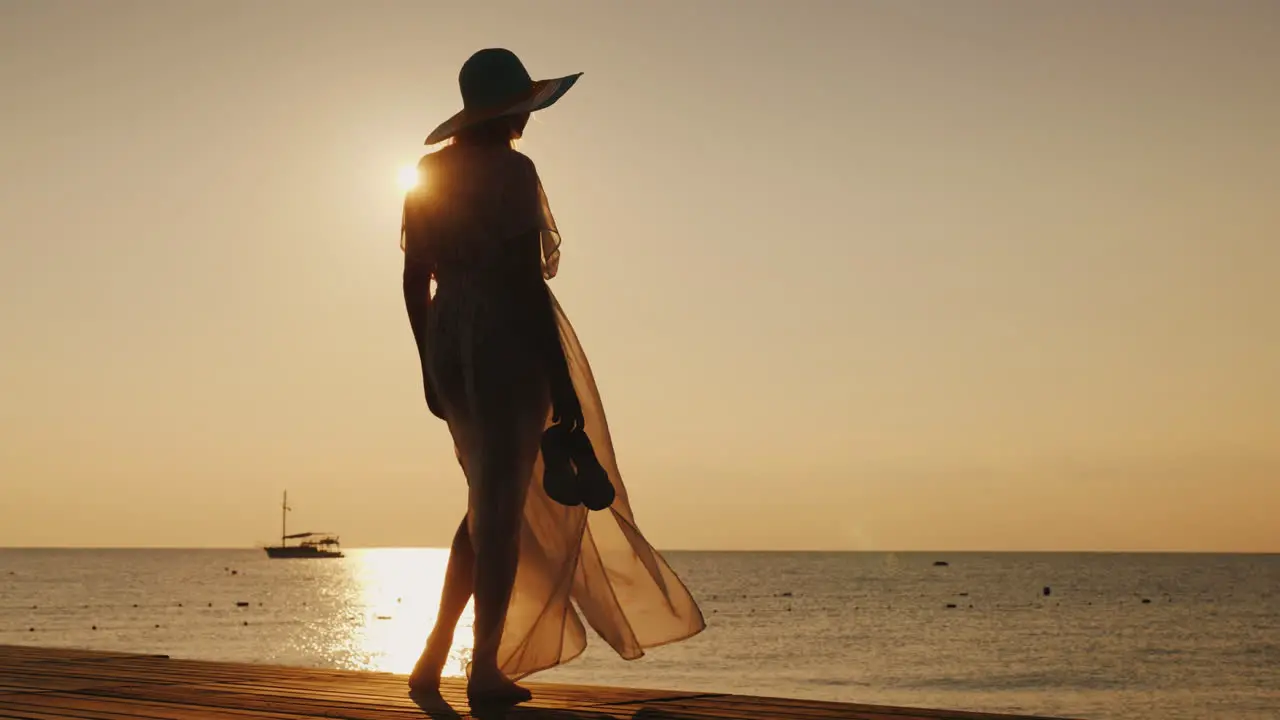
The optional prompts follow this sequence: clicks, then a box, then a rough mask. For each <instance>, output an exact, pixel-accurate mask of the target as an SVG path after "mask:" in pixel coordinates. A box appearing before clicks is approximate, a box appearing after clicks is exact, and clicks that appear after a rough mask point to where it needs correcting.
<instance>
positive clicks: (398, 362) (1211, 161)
mask: <svg viewBox="0 0 1280 720" xmlns="http://www.w3.org/2000/svg"><path fill="white" fill-rule="evenodd" d="M486 46H505V47H510V48H512V49H514V50H515V51H516V52H518V53H519V54H520V55H521V56H522V57H523V58H524V60H525V62H526V64H527V65H528V66H529V68H530V70H531V72H532V73H533V74H534V75H536V76H552V75H562V74H567V73H570V72H576V71H584V72H585V73H586V74H585V75H584V76H583V79H582V80H581V82H580V83H579V84H578V85H577V86H576V87H575V88H574V90H573V91H572V92H571V93H570V94H569V95H568V96H566V98H565V99H564V100H563V101H562V102H561V103H560V104H558V105H557V106H556V107H555V108H553V109H551V110H549V111H547V112H546V113H544V114H541V115H540V116H539V117H538V118H537V119H536V120H535V121H534V122H533V123H532V124H531V126H530V129H529V133H528V138H527V140H526V142H525V143H524V145H523V149H524V150H525V152H527V153H528V154H529V155H530V156H531V157H533V158H534V160H535V161H536V162H537V163H538V164H539V168H540V170H541V173H542V176H543V180H544V183H545V185H546V187H547V191H548V194H549V196H550V199H551V203H552V206H553V208H554V210H555V212H556V216H557V220H558V221H559V225H560V227H561V230H562V232H563V235H564V248H563V250H564V257H563V261H562V263H561V273H560V277H558V278H557V279H556V280H555V290H556V292H557V294H558V295H559V297H560V299H561V301H562V303H563V304H564V306H565V308H566V310H567V311H568V313H569V316H570V318H571V319H572V320H573V322H574V324H575V327H576V328H577V330H578V332H579V335H580V336H581V338H582V341H583V343H584V345H585V347H586V348H587V351H588V353H589V354H590V357H591V360H592V364H593V366H594V369H595V371H596V375H597V379H598V381H599V384H600V387H601V390H602V393H603V395H604V398H605V402H606V406H607V408H608V411H609V415H610V422H611V425H612V426H613V430H614V437H615V441H616V443H617V447H618V452H619V456H620V459H621V464H622V468H623V472H624V473H625V474H626V479H627V482H628V485H629V487H630V488H631V490H632V493H633V500H634V503H633V504H634V506H635V508H636V512H637V515H638V518H639V520H640V523H641V525H642V526H643V527H644V528H645V531H646V534H647V535H648V536H649V538H650V539H651V540H652V541H653V542H654V543H655V544H656V545H659V546H661V547H668V548H776V549H793V548H816V549H895V550H903V549H998V550H1005V549H1009V550H1014V549H1061V550H1069V549H1173V550H1222V551H1271V552H1280V523H1278V522H1277V521H1276V520H1275V518H1276V517H1280V440H1278V438H1280V372H1278V370H1280V203H1278V202H1277V198H1278V197H1280V180H1278V179H1277V178H1280V82H1277V81H1276V78H1277V77H1280V5H1277V4H1276V3H1272V2H1263V1H1258V2H1244V1H1240V2H1222V3H1207V2H1182V1H1178V0H1169V1H1167V2H1137V1H1135V2H1126V3H1114V2H1104V1H1101V0H1097V1H1084V0H1082V1H1081V2H1073V3H1066V4H1063V3H1018V2H1008V1H1006V2H978V1H964V2H954V3H927V2H909V1H907V0H895V1H893V2H888V1H885V2H844V1H841V0H834V1H832V2H799V1H797V2H749V1H747V0H741V1H734V2H713V1H712V0H702V1H700V2H679V1H673V2H658V1H651V2H644V3H597V2H570V1H568V0H565V1H562V2H555V3H537V4H535V3H523V2H512V3H503V2H489V3H483V4H480V3H467V2H453V3H445V2H433V3H423V2H409V1H407V0H406V1H405V2H389V1H387V2H370V3H355V2H349V3H337V2H322V1H320V0H315V1H303V0H278V1H276V2H272V3H258V2H249V1H242V0H218V1H216V2H213V1H208V2H205V1H199V2H197V1H196V0H191V1H189V2H182V3H170V2H162V1H160V0H154V1H151V2H125V1H118V2H112V3H81V2H75V1H74V0H72V1H66V2H63V1H55V0H19V1H18V2H13V1H10V2H5V3H3V4H0V87H3V88H4V93H3V100H0V103H2V104H3V105H2V110H3V111H2V113H0V118H2V119H0V123H2V127H3V132H0V166H2V167H3V173H0V545H109V546H135V545H162V546H196V545H200V546H247V545H249V544H251V543H254V542H259V541H266V540H269V539H270V538H271V537H272V535H273V534H275V533H276V532H278V530H277V528H278V507H277V506H278V502H279V494H280V492H281V491H282V490H284V489H286V488H287V489H289V490H290V493H291V496H292V498H293V502H294V505H295V507H296V511H295V513H294V515H293V522H294V523H296V525H295V529H298V530H304V529H313V527H314V529H330V530H334V531H337V532H340V533H341V534H342V537H343V540H344V542H345V543H346V544H348V545H353V546H355V545H366V546H367V545H441V544H446V543H447V542H448V539H449V537H450V536H451V534H452V532H453V528H454V527H455V526H456V523H457V520H458V518H459V517H460V516H461V514H462V512H463V509H464V505H465V490H464V484H463V480H462V477H461V474H460V471H459V470H458V468H457V466H456V463H455V461H454V458H453V454H452V452H451V450H450V446H449V440H448V435H447V431H446V430H445V428H444V426H443V424H442V423H440V422H439V421H436V420H435V419H434V418H432V417H431V416H430V415H429V414H428V413H427V411H426V408H425V407H424V406H423V402H422V396H421V388H420V375H419V371H418V368H417V362H418V360H417V356H416V353H415V351H414V347H413V344H412V340H411V336H410V333H409V328H408V323H407V321H406V319H405V316H404V309H403V305H402V299H401V296H400V280H399V273H400V266H401V265H400V264H401V261H402V256H401V254H400V251H399V249H398V244H397V232H398V228H399V225H398V223H399V219H400V215H399V202H400V197H399V194H398V189H397V187H396V175H397V171H398V170H399V169H400V167H402V166H403V165H404V164H406V163H411V162H413V161H414V160H416V158H417V156H418V154H420V153H421V152H422V146H421V142H422V138H423V137H424V136H425V134H426V133H427V132H428V131H429V130H430V129H431V128H432V127H434V125H435V124H436V123H437V122H439V121H440V120H442V119H443V118H444V117H446V116H448V115H449V114H451V113H452V112H454V111H455V110H456V109H457V108H458V106H459V104H460V99H459V97H458V92H457V86H456V75H457V69H458V67H459V65H460V64H461V62H462V61H463V60H465V59H466V57H467V55H469V54H470V52H472V51H473V50H475V49H478V48H480V47H486ZM304 526H305V527H304Z"/></svg>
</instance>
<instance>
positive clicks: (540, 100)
mask: <svg viewBox="0 0 1280 720" xmlns="http://www.w3.org/2000/svg"><path fill="white" fill-rule="evenodd" d="M580 77H582V73H574V74H573V75H566V76H564V77H560V78H554V79H552V80H535V81H534V83H533V88H532V89H531V91H530V92H529V94H528V95H526V96H525V97H523V98H520V99H517V100H515V101H513V102H511V103H510V104H508V105H503V106H500V107H493V108H484V109H464V110H462V112H459V113H457V114H456V115H454V116H453V117H451V118H449V119H448V120H445V121H444V122H442V123H440V126H439V127H437V128H436V129H435V130H432V131H431V134H430V135H428V136H427V140H426V142H425V143H424V144H425V145H435V144H436V143H439V142H444V141H445V140H448V139H449V138H451V137H453V136H454V135H457V134H458V133H459V132H460V131H461V130H462V129H463V128H466V127H468V126H471V125H475V124H476V123H482V122H484V121H486V120H493V119H494V118H500V117H503V116H506V115H520V114H522V113H531V112H536V111H538V110H542V109H544V108H548V107H550V106H552V105H554V104H555V102H556V101H557V100H559V99H560V98H562V97H564V94H565V93H567V92H569V88H571V87H573V84H574V83H576V82H578V78H580Z"/></svg>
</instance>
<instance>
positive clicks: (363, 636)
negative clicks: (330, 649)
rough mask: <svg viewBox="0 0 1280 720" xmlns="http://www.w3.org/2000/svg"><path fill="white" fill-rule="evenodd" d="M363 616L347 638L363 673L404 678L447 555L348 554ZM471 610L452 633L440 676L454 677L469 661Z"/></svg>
mask: <svg viewBox="0 0 1280 720" xmlns="http://www.w3.org/2000/svg"><path fill="white" fill-rule="evenodd" d="M347 555H348V560H347V562H350V563H352V565H353V568H352V572H353V573H354V576H355V577H354V580H355V582H356V586H357V587H358V588H359V600H358V603H359V606H360V609H361V611H362V612H363V613H364V618H363V619H364V622H363V624H362V626H361V627H357V628H355V631H356V632H355V634H356V635H357V637H356V638H353V640H355V641H356V642H353V643H352V644H353V645H356V646H358V647H359V648H360V651H361V652H360V655H361V656H362V657H363V658H365V661H366V665H367V667H366V668H365V669H368V670H381V671H386V672H394V673H408V672H409V671H410V670H412V669H413V664H414V663H415V662H416V661H417V660H418V656H419V655H420V654H421V653H422V648H423V646H424V644H425V643H426V640H427V635H429V634H430V633H431V627H432V625H434V623H435V619H436V612H437V611H438V610H439V608H440V589H441V587H442V586H443V584H444V571H445V565H446V564H447V563H448V561H449V551H448V550H445V549H439V548H380V549H375V550H351V551H348V553H347ZM472 618H473V614H472V606H471V604H468V605H467V609H466V611H464V612H463V614H462V621H461V622H459V623H458V630H457V632H455V633H454V637H453V647H452V648H451V649H450V651H449V662H448V663H447V664H446V665H445V669H444V674H445V675H446V676H452V677H460V676H462V675H463V674H464V672H463V668H464V667H465V664H466V662H467V661H468V660H470V657H471V647H472V643H473V639H472V630H471V623H472Z"/></svg>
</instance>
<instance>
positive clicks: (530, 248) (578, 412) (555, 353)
mask: <svg viewBox="0 0 1280 720" xmlns="http://www.w3.org/2000/svg"><path fill="white" fill-rule="evenodd" d="M519 242H520V247H521V248H522V250H523V251H524V252H522V254H523V255H524V258H525V261H524V268H522V271H521V275H522V276H523V277H524V278H525V279H526V281H527V282H528V283H529V284H530V293H529V297H530V301H531V303H532V307H531V310H532V315H533V317H532V318H531V319H532V321H533V325H534V327H536V328H537V329H538V331H537V337H538V340H539V345H540V354H541V356H542V361H543V366H544V367H545V368H546V369H547V380H548V383H549V385H550V391H551V403H552V412H553V419H554V420H555V421H556V422H564V423H567V424H568V425H570V426H578V427H580V426H581V425H582V407H581V404H580V403H579V401H578V394H577V392H576V391H575V390H574V388H573V375H572V373H571V372H570V370H569V361H568V358H566V357H565V354H564V345H563V344H561V342H560V325H559V324H558V323H557V322H556V314H555V308H554V307H553V305H552V300H551V289H550V288H549V287H548V286H547V282H546V280H544V279H543V276H542V236H541V233H540V232H538V231H530V232H529V233H528V234H526V235H525V236H524V237H521V238H520V241H519ZM526 249H527V250H526ZM524 253H528V254H524Z"/></svg>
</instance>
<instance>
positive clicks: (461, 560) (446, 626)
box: [409, 516, 476, 691]
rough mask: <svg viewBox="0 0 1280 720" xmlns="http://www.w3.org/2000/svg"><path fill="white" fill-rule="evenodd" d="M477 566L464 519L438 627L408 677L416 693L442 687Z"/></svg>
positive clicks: (447, 574)
mask: <svg viewBox="0 0 1280 720" xmlns="http://www.w3.org/2000/svg"><path fill="white" fill-rule="evenodd" d="M475 563H476V556H475V551H474V550H472V548H471V533H470V531H469V530H468V528H467V518H466V516H463V518H462V522H461V523H459V524H458V530H457V532H455V533H454V534H453V544H452V545H451V546H450V548H449V564H448V566H447V567H446V568H445V571H444V588H443V589H442V590H441V592H440V612H439V613H438V614H437V615H436V624H435V627H434V628H432V630H431V637H429V638H428V639H427V647H426V649H425V650H423V651H422V657H420V658H418V662H417V664H415V665H414V666H413V673H411V674H410V675H409V687H411V688H413V689H414V690H423V691H425V690H435V689H437V688H439V687H440V674H441V673H442V672H443V671H444V666H445V663H446V662H448V660H449V648H450V647H452V645H453V634H454V631H456V630H457V628H458V621H459V620H461V619H462V611H463V610H465V609H466V607H467V603H468V602H469V601H470V600H471V593H472V590H473V588H474V586H475Z"/></svg>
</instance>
